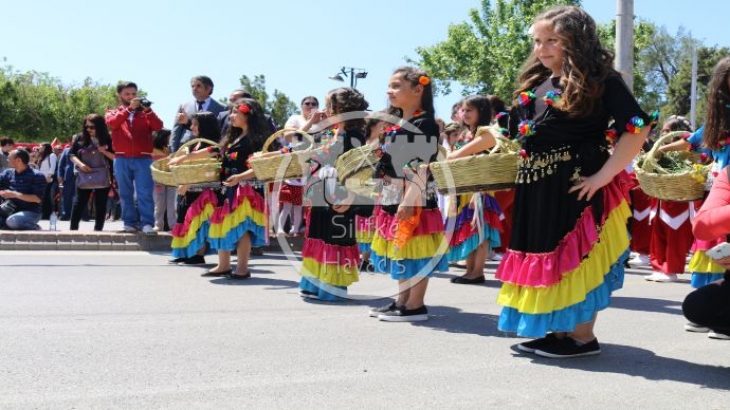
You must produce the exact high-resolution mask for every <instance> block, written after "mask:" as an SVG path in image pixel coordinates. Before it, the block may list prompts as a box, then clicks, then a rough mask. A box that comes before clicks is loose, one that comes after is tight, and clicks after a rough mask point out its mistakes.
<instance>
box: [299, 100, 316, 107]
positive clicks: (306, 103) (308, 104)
mask: <svg viewBox="0 0 730 410" xmlns="http://www.w3.org/2000/svg"><path fill="white" fill-rule="evenodd" d="M303 105H306V106H307V107H319V103H316V102H309V101H307V102H305V103H304V104H303Z"/></svg>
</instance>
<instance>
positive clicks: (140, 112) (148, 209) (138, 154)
mask: <svg viewBox="0 0 730 410" xmlns="http://www.w3.org/2000/svg"><path fill="white" fill-rule="evenodd" d="M117 97H118V98H119V102H120V104H119V106H118V107H117V108H116V109H114V110H110V111H107V113H106V117H105V119H106V124H107V126H108V127H109V131H110V132H111V137H112V147H113V148H114V151H115V158H114V177H115V179H116V180H117V186H118V189H119V199H120V200H121V205H122V221H124V232H129V233H134V232H137V231H139V230H140V229H141V230H142V232H143V233H145V234H147V235H154V234H156V232H155V230H154V225H155V204H154V199H153V192H154V182H153V181H152V171H151V170H150V165H152V133H153V132H155V131H159V130H161V129H162V126H163V124H162V120H160V118H159V117H157V114H155V112H154V111H152V108H151V105H152V102H150V101H149V100H147V99H146V98H138V97H137V84H135V83H133V82H131V81H128V82H120V83H119V85H117ZM135 194H136V200H137V207H136V208H135V203H134V201H135ZM137 211H139V213H138V212H137Z"/></svg>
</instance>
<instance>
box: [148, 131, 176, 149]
mask: <svg viewBox="0 0 730 410" xmlns="http://www.w3.org/2000/svg"><path fill="white" fill-rule="evenodd" d="M171 135H172V131H170V130H169V129H168V128H163V129H161V130H159V131H155V132H153V133H152V148H155V149H158V150H160V151H164V150H165V149H166V148H167V147H168V145H170V136H171Z"/></svg>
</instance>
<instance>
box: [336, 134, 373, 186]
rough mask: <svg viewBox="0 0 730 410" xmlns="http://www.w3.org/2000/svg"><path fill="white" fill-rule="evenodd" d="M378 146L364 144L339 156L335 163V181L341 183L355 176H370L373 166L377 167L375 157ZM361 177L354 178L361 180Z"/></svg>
mask: <svg viewBox="0 0 730 410" xmlns="http://www.w3.org/2000/svg"><path fill="white" fill-rule="evenodd" d="M378 148H379V145H378V144H377V143H369V144H365V145H363V146H361V147H357V148H353V149H351V150H349V151H347V152H345V153H344V154H342V155H340V156H339V158H337V161H336V162H335V168H336V169H337V179H338V180H339V181H340V183H342V182H343V181H346V180H347V179H349V178H350V177H353V176H355V175H356V174H362V175H364V174H365V173H367V172H370V175H371V176H372V173H373V170H374V169H375V165H377V163H378V161H379V158H378V156H377V155H376V153H377V151H378ZM362 175H359V176H358V177H356V179H363V178H362Z"/></svg>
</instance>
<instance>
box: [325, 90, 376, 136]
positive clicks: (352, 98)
mask: <svg viewBox="0 0 730 410" xmlns="http://www.w3.org/2000/svg"><path fill="white" fill-rule="evenodd" d="M327 100H328V102H329V104H330V107H331V109H332V112H334V113H335V114H342V113H346V112H353V111H365V110H367V109H368V107H369V106H370V104H368V102H367V101H366V100H365V96H364V95H363V94H362V93H361V92H360V91H357V90H356V89H354V88H351V87H340V88H335V89H334V90H332V91H330V92H329V93H327ZM344 127H345V129H348V128H353V127H354V128H358V129H359V130H360V132H365V119H364V118H360V119H353V120H348V121H346V122H345V124H344Z"/></svg>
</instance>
